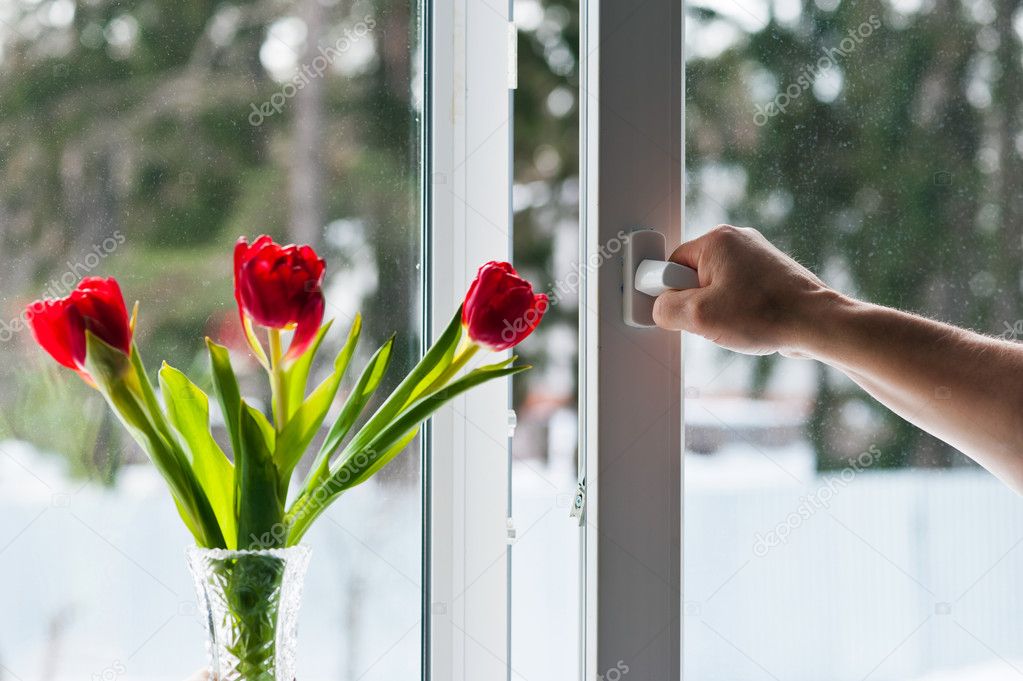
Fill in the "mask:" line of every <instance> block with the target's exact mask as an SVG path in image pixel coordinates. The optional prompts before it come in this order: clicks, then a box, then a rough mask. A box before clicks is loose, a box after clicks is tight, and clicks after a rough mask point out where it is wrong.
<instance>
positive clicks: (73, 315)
mask: <svg viewBox="0 0 1023 681" xmlns="http://www.w3.org/2000/svg"><path fill="white" fill-rule="evenodd" d="M26 316H27V318H28V322H29V326H30V327H31V329H32V335H33V337H35V339H36V342H37V343H39V345H41V346H42V348H43V349H44V350H46V352H48V353H49V354H50V356H51V357H53V359H55V360H57V362H59V363H60V364H62V365H64V366H66V367H68V368H69V369H74V370H75V371H77V372H78V374H79V375H80V376H82V378H84V379H86V380H87V381H89V382H90V383H91V379H90V378H89V376H88V374H87V373H86V372H85V368H84V367H85V349H86V348H85V345H86V344H85V332H86V331H89V332H91V333H92V334H93V335H95V336H96V337H97V338H99V339H100V340H102V341H103V342H105V343H106V344H107V345H110V346H111V347H113V348H116V349H117V350H120V351H121V352H123V353H124V354H125V355H130V354H131V337H132V322H131V319H130V318H129V317H128V310H127V308H126V307H125V305H124V296H122V295H121V288H120V286H118V284H117V280H116V279H113V278H110V279H102V278H100V277H86V278H85V279H82V281H81V282H80V283H79V284H78V286H77V287H76V288H75V290H74V291H72V292H71V294H70V295H68V296H67V297H66V298H59V299H56V300H55V299H46V300H37V301H35V302H33V303H31V304H30V305H29V306H28V308H27V310H26Z"/></svg>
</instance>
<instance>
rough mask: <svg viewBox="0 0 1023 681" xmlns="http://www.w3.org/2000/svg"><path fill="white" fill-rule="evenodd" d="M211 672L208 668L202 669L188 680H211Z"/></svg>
mask: <svg viewBox="0 0 1023 681" xmlns="http://www.w3.org/2000/svg"><path fill="white" fill-rule="evenodd" d="M209 679H210V672H209V670H206V669H200V670H199V671H197V672H196V673H195V674H194V675H192V676H191V677H190V678H189V679H188V681H209Z"/></svg>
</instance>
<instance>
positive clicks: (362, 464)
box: [288, 358, 530, 546]
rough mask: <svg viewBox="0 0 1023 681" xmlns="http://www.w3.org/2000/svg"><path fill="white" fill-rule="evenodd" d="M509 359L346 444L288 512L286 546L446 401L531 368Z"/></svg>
mask: <svg viewBox="0 0 1023 681" xmlns="http://www.w3.org/2000/svg"><path fill="white" fill-rule="evenodd" d="M512 359H514V358H512ZM509 361H510V360H505V361H502V362H498V363H496V364H490V365H487V366H483V367H479V368H478V369H476V370H474V371H471V372H469V373H468V374H466V375H465V376H463V377H462V378H460V379H458V380H457V381H454V382H452V383H451V384H450V385H448V386H447V387H445V388H442V389H440V390H438V391H436V392H434V393H432V394H430V395H428V396H426V397H424V398H422V399H420V400H419V401H418V402H416V403H415V404H413V405H412V406H411V407H410V408H409V409H408V410H406V411H405V412H404V413H402V414H401V415H400V416H399V417H398V418H396V419H394V420H393V421H391V422H390V423H387V424H384V426H383V427H382V428H380V429H379V432H378V433H376V434H375V435H374V436H373V437H371V438H368V442H366V443H365V444H364V445H362V446H360V447H359V448H358V449H356V450H354V451H350V450H351V444H349V446H348V447H346V448H345V452H346V455H345V456H344V458H342V459H341V461H340V462H339V463H338V464H337V465H336V466H333V467H331V475H330V477H329V478H327V479H326V480H324V481H323V482H321V483H320V484H318V485H316V486H315V488H313V489H312V490H310V491H309V493H307V494H303V495H302V496H301V497H299V499H298V500H297V501H296V502H295V504H293V506H292V508H291V509H290V510H289V511H288V522H289V525H290V529H289V532H288V545H289V546H290V545H294V544H296V543H298V541H300V540H301V538H302V536H303V535H304V534H305V532H306V530H308V529H309V526H310V525H311V524H312V522H313V521H314V520H315V519H316V518H317V517H319V515H320V514H321V513H322V512H323V511H324V510H325V509H326V508H327V506H329V505H330V503H331V502H332V501H333V500H334V499H335V498H336V497H337V496H338V495H339V494H341V493H342V492H344V491H345V490H348V489H351V488H352V487H354V486H356V485H359V484H361V483H363V482H365V481H366V480H368V479H369V478H370V477H371V476H372V475H373V474H374V473H376V472H377V471H379V470H380V469H381V468H383V467H384V466H385V465H386V464H387V463H388V462H389V461H391V460H392V459H393V458H394V457H395V456H397V454H398V453H400V452H401V450H402V449H403V448H404V447H405V445H406V444H407V440H406V438H409V440H410V439H411V438H410V437H409V433H410V432H412V431H414V430H415V429H416V428H417V427H418V426H419V424H421V423H422V422H423V421H425V420H426V419H427V418H429V417H430V415H431V414H433V413H434V412H435V411H437V409H439V408H440V407H441V406H443V405H444V404H445V403H447V402H448V401H450V400H451V399H453V398H454V397H456V396H457V395H460V394H462V393H464V392H466V391H467V390H470V389H472V388H474V387H475V386H477V385H480V384H481V383H485V382H487V381H490V380H493V379H497V378H502V377H504V376H511V375H513V374H517V373H519V372H521V371H525V370H526V369H529V368H530V367H529V366H517V367H509V366H507V364H508V362H509ZM365 430H366V429H365V427H364V428H363V431H360V433H359V436H362V434H363V432H364V431H365ZM359 436H357V438H358V437H359Z"/></svg>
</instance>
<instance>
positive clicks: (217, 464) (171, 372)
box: [160, 362, 238, 549]
mask: <svg viewBox="0 0 1023 681" xmlns="http://www.w3.org/2000/svg"><path fill="white" fill-rule="evenodd" d="M160 389H161V391H162V392H163V399H164V403H165V404H166V405H167V416H168V418H169V419H170V422H171V425H173V426H174V428H175V429H176V430H177V432H178V433H179V434H180V436H181V438H182V439H183V440H184V442H185V446H186V448H187V450H188V452H189V454H190V455H191V464H192V471H193V472H194V473H195V477H196V479H197V480H198V481H199V486H200V487H202V489H203V491H204V492H205V493H206V496H207V497H208V498H209V500H210V505H211V506H212V507H213V512H214V514H216V516H217V522H219V523H220V529H221V531H222V532H223V534H224V539H225V541H226V543H227V548H229V549H235V548H237V545H238V544H237V539H238V528H237V527H236V525H235V517H234V508H235V499H234V493H235V490H234V465H233V464H232V463H231V461H230V460H228V458H227V456H225V455H224V452H223V450H221V449H220V445H218V444H217V441H216V440H214V439H213V435H212V434H211V433H210V402H209V398H208V397H207V396H206V393H204V392H203V391H202V390H200V389H199V386H197V385H195V384H194V383H192V381H190V380H189V379H188V377H187V376H185V374H183V373H181V372H180V371H178V370H177V369H175V368H174V367H172V366H170V365H169V364H167V363H166V362H165V363H164V365H163V367H162V368H161V369H160Z"/></svg>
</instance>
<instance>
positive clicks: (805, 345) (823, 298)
mask: <svg viewBox="0 0 1023 681" xmlns="http://www.w3.org/2000/svg"><path fill="white" fill-rule="evenodd" d="M863 306H864V303H861V302H860V301H858V300H855V299H854V298H850V297H849V296H846V295H843V294H841V293H839V292H837V291H834V290H832V289H829V288H821V289H819V290H817V291H813V292H812V293H809V294H807V295H806V296H805V298H804V300H803V303H802V304H801V305H800V306H799V308H798V310H797V311H796V315H795V320H794V323H793V324H792V334H791V336H790V337H789V338H788V339H787V343H786V348H785V350H784V351H783V352H784V354H786V355H789V356H793V357H804V358H807V359H815V360H818V361H822V362H829V361H830V360H831V359H832V358H834V357H838V356H841V355H842V346H843V343H847V342H849V341H850V340H851V338H852V335H853V334H852V333H851V328H850V324H851V322H852V320H853V318H854V317H855V316H856V314H857V312H858V311H859V310H861V309H862V308H863Z"/></svg>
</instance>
